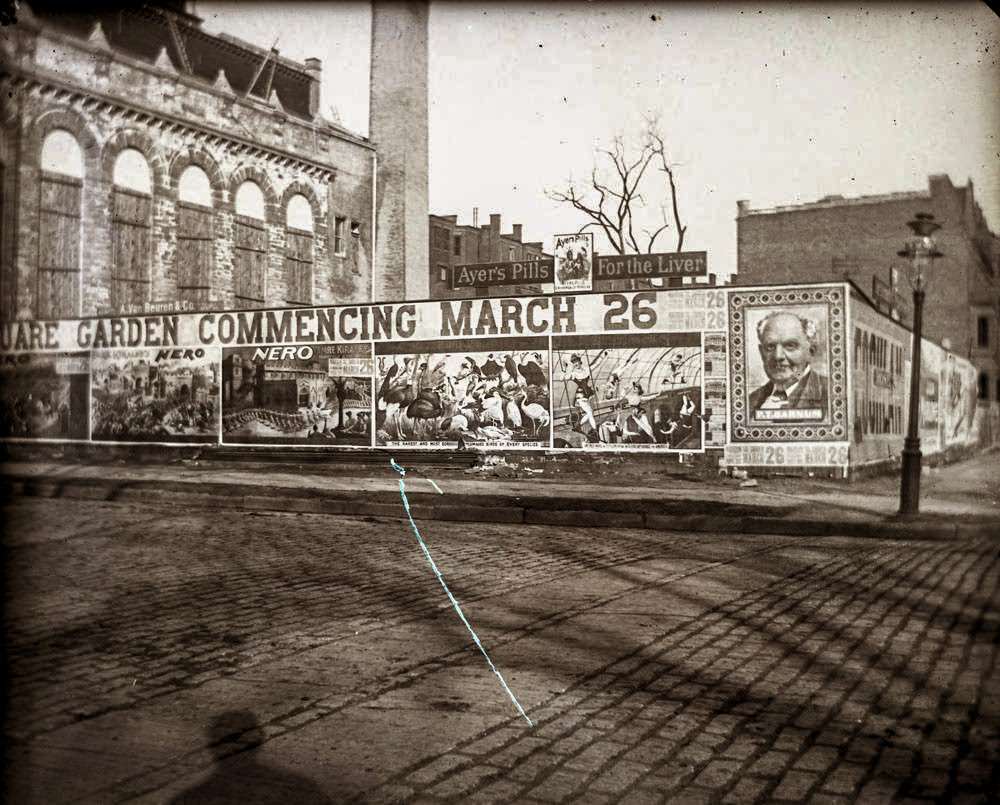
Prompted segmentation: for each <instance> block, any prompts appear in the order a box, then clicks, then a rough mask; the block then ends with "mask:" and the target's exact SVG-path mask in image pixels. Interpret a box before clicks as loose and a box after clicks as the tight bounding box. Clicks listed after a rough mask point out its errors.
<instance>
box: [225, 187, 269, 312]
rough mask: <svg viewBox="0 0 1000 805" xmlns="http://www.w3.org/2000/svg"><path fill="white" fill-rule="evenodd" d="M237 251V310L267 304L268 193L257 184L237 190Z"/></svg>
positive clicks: (235, 249) (234, 272)
mask: <svg viewBox="0 0 1000 805" xmlns="http://www.w3.org/2000/svg"><path fill="white" fill-rule="evenodd" d="M235 230H236V231H235V245H234V249H233V295H234V296H235V297H236V305H237V307H258V306H260V305H263V304H264V299H265V295H264V294H265V278H266V276H267V228H266V226H265V224H264V193H263V192H262V191H261V189H260V185H258V184H257V183H256V182H251V181H246V182H243V184H241V185H240V186H239V188H238V189H237V190H236V226H235Z"/></svg>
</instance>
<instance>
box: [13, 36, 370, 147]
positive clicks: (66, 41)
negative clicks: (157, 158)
mask: <svg viewBox="0 0 1000 805" xmlns="http://www.w3.org/2000/svg"><path fill="white" fill-rule="evenodd" d="M17 28H19V29H22V30H26V31H31V33H33V34H34V35H36V36H39V35H40V36H45V37H46V38H47V39H51V40H53V41H55V42H59V43H60V44H63V45H67V46H69V47H73V48H76V49H78V50H82V51H84V52H86V53H89V54H91V55H93V56H94V57H96V58H99V57H100V56H101V55H103V56H104V57H105V58H106V57H108V56H110V57H112V58H113V59H114V60H115V61H118V62H120V63H121V64H124V65H126V66H128V67H132V68H133V69H136V70H141V71H143V72H147V73H152V74H153V75H157V76H160V77H163V78H168V79H170V80H172V81H176V82H177V83H179V84H183V85H184V86H185V87H188V88H189V89H193V90H196V91H198V92H203V93H205V94H207V95H214V96H215V97H217V98H219V99H220V100H222V101H223V102H225V103H229V104H236V105H237V106H244V107H246V108H248V109H251V110H253V111H254V112H257V113H263V114H269V115H274V114H275V109H274V107H272V106H271V105H270V104H269V102H268V101H267V100H265V99H263V98H259V97H257V96H255V95H246V96H244V95H241V94H238V93H236V92H235V91H234V92H233V93H229V92H226V91H224V90H221V89H219V88H218V87H216V86H214V85H213V84H212V83H210V82H208V81H206V80H205V79H203V78H201V77H200V76H197V75H193V74H192V75H188V74H185V73H184V72H182V71H177V70H171V71H166V70H162V69H160V68H158V67H156V66H155V65H153V64H151V63H150V62H147V61H144V60H143V59H138V58H135V57H133V56H129V55H128V54H125V53H122V52H121V51H118V50H114V49H106V48H103V47H101V46H100V45H97V44H95V43H93V42H89V41H87V40H84V39H80V38H78V37H76V36H73V35H72V34H68V33H64V32H62V31H58V30H55V29H53V28H50V27H48V26H45V25H42V24H41V23H40V22H39V21H38V20H37V19H36V18H34V17H28V18H26V19H24V20H19V21H18V25H17ZM193 30H195V31H196V32H197V33H198V34H199V35H201V36H208V37H210V38H213V39H218V41H219V42H221V43H225V44H226V45H227V46H229V47H238V46H237V45H236V44H235V43H234V42H229V41H227V40H226V39H224V38H220V37H211V35H210V34H208V33H206V32H204V31H201V30H199V29H197V28H194V29H193ZM15 48H16V45H15ZM15 58H16V57H15ZM7 61H8V64H7V65H5V66H6V68H7V70H8V71H14V70H18V71H20V72H21V74H22V75H24V76H30V75H31V73H33V72H37V74H38V76H39V77H40V78H44V80H46V81H52V82H54V83H57V84H60V85H62V86H64V87H69V86H70V85H68V84H66V83H65V82H63V81H61V80H60V79H58V78H57V77H55V76H53V75H50V74H48V73H46V72H45V71H43V70H41V68H37V67H35V68H33V70H31V71H29V70H25V68H24V67H23V66H20V65H18V66H17V67H14V66H13V65H12V64H10V62H11V61H12V60H11V59H9V58H8V60H7ZM285 61H287V60H285ZM289 69H291V68H289ZM72 88H74V89H77V90H80V91H82V92H85V93H90V94H93V95H98V94H100V93H97V92H95V91H93V90H90V89H88V88H84V87H79V86H74V87H72ZM102 97H109V98H110V97H111V96H102ZM117 100H119V102H121V103H123V104H126V105H135V104H133V103H132V102H131V101H124V100H121V99H117ZM151 111H152V110H151ZM282 114H284V115H285V119H286V122H289V123H292V124H294V125H296V126H300V127H302V128H304V129H307V130H309V131H310V132H311V133H314V134H316V135H325V136H327V137H332V138H335V139H339V140H343V141H345V142H349V143H352V144H354V145H360V146H362V147H363V148H368V149H370V150H372V151H374V150H375V146H374V144H373V143H372V142H371V140H370V139H368V138H366V137H363V136H362V135H360V134H355V133H354V132H352V131H349V130H347V129H345V128H343V127H341V126H337V125H335V124H333V123H331V122H330V121H329V120H326V119H323V118H321V120H322V123H318V122H315V121H313V120H310V119H309V118H306V117H300V116H298V115H291V114H288V113H287V112H284V113H282ZM237 139H238V138H237ZM272 150H276V151H280V149H272Z"/></svg>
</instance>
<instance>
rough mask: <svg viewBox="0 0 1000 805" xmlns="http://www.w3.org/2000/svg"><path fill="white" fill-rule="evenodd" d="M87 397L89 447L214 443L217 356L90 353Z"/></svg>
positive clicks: (210, 350) (204, 352)
mask: <svg viewBox="0 0 1000 805" xmlns="http://www.w3.org/2000/svg"><path fill="white" fill-rule="evenodd" d="M90 394H91V419H92V426H91V427H92V431H91V435H92V438H93V440H94V441H103V442H214V441H217V440H218V438H219V408H218V397H219V351H218V349H216V348H214V347H197V348H195V349H113V350H108V351H106V352H95V353H93V356H92V358H91V384H90Z"/></svg>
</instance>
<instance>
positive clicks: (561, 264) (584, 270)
mask: <svg viewBox="0 0 1000 805" xmlns="http://www.w3.org/2000/svg"><path fill="white" fill-rule="evenodd" d="M555 264H556V265H555V283H554V285H555V292H556V293H561V292H563V291H589V290H590V289H591V287H592V286H593V276H594V236H593V235H592V234H591V233H590V232H577V233H575V234H573V235H556V243H555Z"/></svg>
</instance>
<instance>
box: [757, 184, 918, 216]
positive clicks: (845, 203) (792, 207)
mask: <svg viewBox="0 0 1000 805" xmlns="http://www.w3.org/2000/svg"><path fill="white" fill-rule="evenodd" d="M929 198H931V194H930V191H928V190H912V191H906V192H902V193H882V194H880V195H873V196H857V197H855V198H831V199H822V200H820V201H809V202H806V203H804V204H785V205H783V206H780V207H761V208H759V209H753V208H750V207H746V208H743V209H740V211H739V217H740V218H744V217H746V216H750V215H774V214H776V213H783V212H804V211H808V210H828V209H832V208H834V207H861V206H864V205H866V204H885V203H886V202H892V201H911V200H914V199H923V200H926V199H929Z"/></svg>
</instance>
